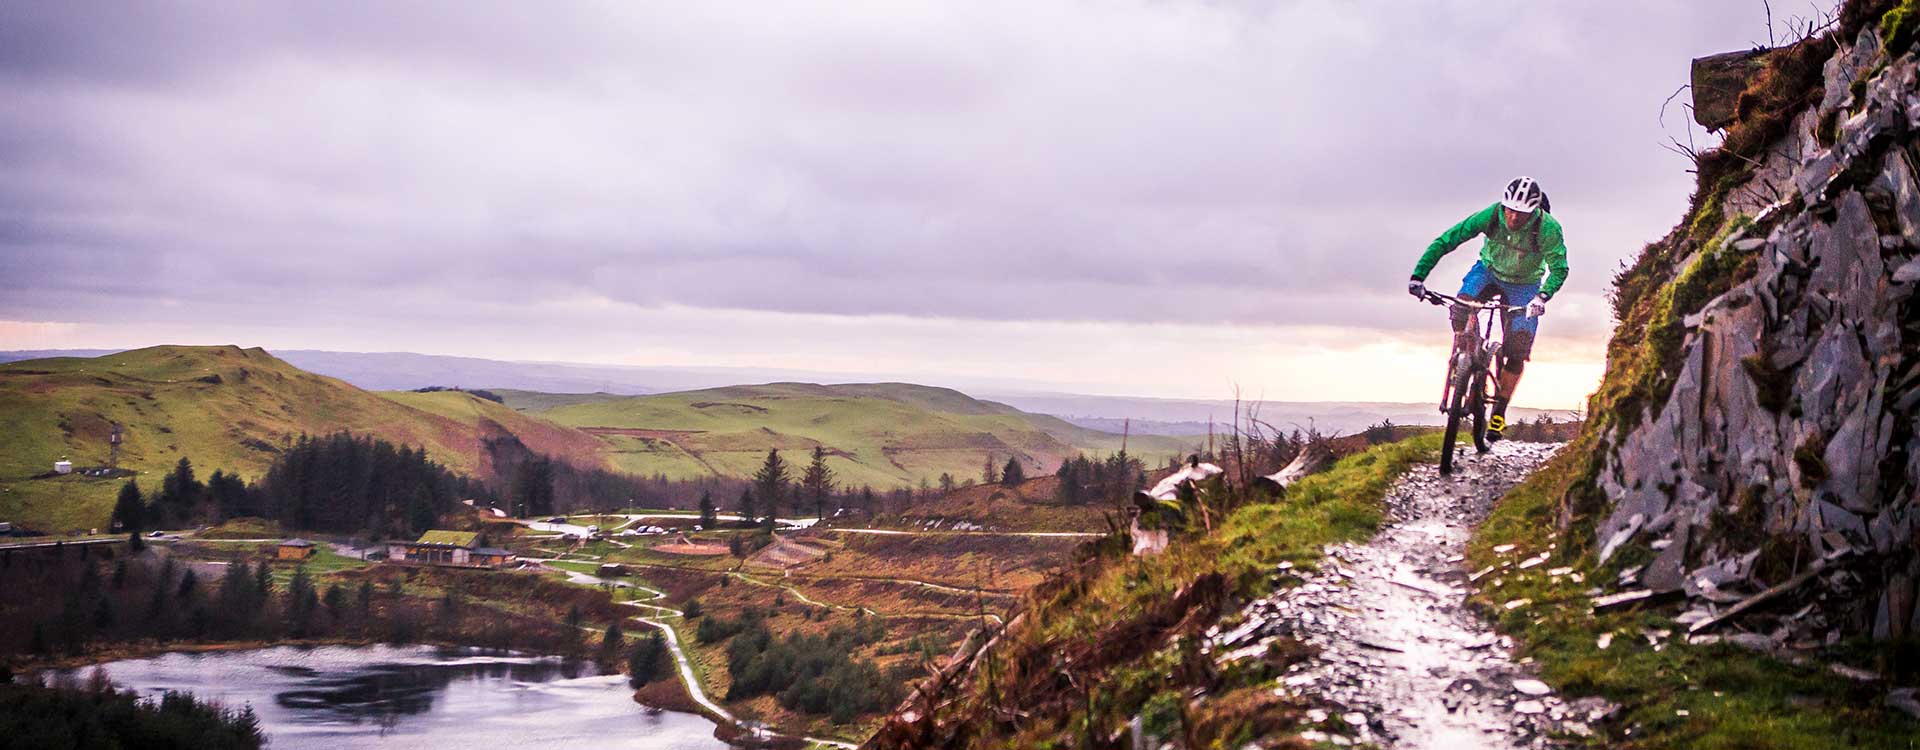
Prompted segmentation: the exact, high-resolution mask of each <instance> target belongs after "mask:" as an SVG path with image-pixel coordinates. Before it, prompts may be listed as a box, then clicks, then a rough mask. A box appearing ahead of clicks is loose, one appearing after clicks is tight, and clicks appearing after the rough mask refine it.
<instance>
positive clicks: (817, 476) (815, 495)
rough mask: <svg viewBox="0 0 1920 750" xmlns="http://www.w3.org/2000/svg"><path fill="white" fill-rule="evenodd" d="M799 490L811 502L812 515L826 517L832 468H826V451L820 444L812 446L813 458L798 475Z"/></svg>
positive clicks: (831, 488)
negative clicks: (803, 471)
mask: <svg viewBox="0 0 1920 750" xmlns="http://www.w3.org/2000/svg"><path fill="white" fill-rule="evenodd" d="M800 488H801V491H802V492H804V493H805V494H806V499H807V501H808V502H810V503H812V504H813V517H814V518H826V517H827V498H828V497H831V496H832V495H833V469H829V468H827V451H826V449H825V448H823V447H821V446H818V445H816V446H814V447H813V460H812V461H811V462H809V463H808V464H807V471H806V473H805V474H803V475H802V476H801V477H800Z"/></svg>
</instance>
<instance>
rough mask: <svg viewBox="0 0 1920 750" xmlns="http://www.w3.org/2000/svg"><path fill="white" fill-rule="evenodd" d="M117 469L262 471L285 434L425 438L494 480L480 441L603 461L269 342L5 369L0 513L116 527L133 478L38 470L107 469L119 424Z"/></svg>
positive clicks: (444, 457) (483, 406)
mask: <svg viewBox="0 0 1920 750" xmlns="http://www.w3.org/2000/svg"><path fill="white" fill-rule="evenodd" d="M113 422H119V423H121V424H122V425H124V442H123V444H122V446H121V455H120V460H119V465H120V466H121V467H122V468H125V469H130V470H133V471H135V472H138V473H139V474H138V478H139V479H140V480H141V481H142V483H143V484H147V485H149V486H152V485H157V483H158V482H159V477H160V475H161V474H163V473H164V472H165V471H166V470H167V469H168V468H170V467H171V466H172V465H173V464H174V462H175V461H177V460H179V459H180V458H181V457H187V458H189V459H191V460H192V461H193V463H194V465H195V466H196V467H197V468H198V470H199V471H200V473H201V474H202V475H203V476H204V475H205V474H208V473H211V472H212V471H213V470H214V469H225V470H228V471H235V472H238V473H240V474H241V475H242V476H243V477H246V478H248V479H252V478H255V477H257V476H258V475H259V473H260V472H262V471H263V470H264V469H265V468H266V467H267V466H268V465H269V464H271V463H272V461H273V459H274V456H275V455H276V454H277V452H278V451H279V450H280V447H281V446H282V445H284V444H285V443H286V442H287V441H289V440H291V439H293V438H295V437H297V436H299V435H300V434H302V433H305V434H324V433H330V432H335V431H339V430H351V431H353V432H356V433H361V434H366V435H373V436H377V437H380V438H383V439H386V440H388V441H392V442H395V443H402V444H406V445H413V446H421V447H424V448H426V450H427V452H428V454H429V455H430V456H432V457H433V458H434V460H436V461H439V462H441V463H443V464H445V465H447V466H448V467H449V468H452V469H453V470H455V471H458V472H462V473H468V474H478V475H484V473H485V469H486V467H484V466H482V465H481V462H482V461H483V459H482V457H481V450H480V448H481V441H482V439H483V438H485V437H488V436H494V435H500V434H506V433H512V434H515V435H517V436H519V437H520V438H521V439H522V440H523V442H526V443H527V444H528V445H529V446H531V447H533V448H534V449H535V450H541V451H548V452H552V453H555V454H558V455H563V456H567V457H569V458H570V459H573V460H576V461H580V462H590V463H587V465H594V466H597V465H600V461H602V459H601V458H600V457H599V456H600V453H599V451H600V450H601V447H600V445H599V443H598V441H597V440H595V439H593V438H591V437H589V436H586V435H584V434H581V433H577V432H573V431H571V430H567V429H565V428H563V427H559V426H557V425H552V424H548V423H544V422H543V421H541V420H539V419H537V418H530V417H527V416H526V415H523V414H519V413H517V412H514V411H513V410H511V409H507V408H505V407H502V406H500V405H498V404H493V403H491V402H485V401H481V400H480V399H475V398H473V397H471V396H468V395H467V394H464V393H444V392H443V393H433V394H390V395H388V396H383V395H380V394H375V393H370V392H367V391H363V390H360V389H358V388H355V387H353V386H351V385H348V384H346V383H344V382H341V381H339V380H336V379H333V378H329V377H325V376H322V375H315V374H313V373H309V372H305V371H303V370H300V369H298V368H295V367H293V366H292V365H289V364H287V363H286V362H284V361H281V360H280V359H278V358H276V357H274V356H273V355H272V354H269V353H267V352H266V351H264V350H261V349H240V348H238V347H232V346H226V347H184V346H158V347H152V348H147V349H139V350H135V351H129V352H122V353H118V354H112V355H108V356H104V357H97V358H75V357H62V358H54V359H40V360H28V361H21V362H13V363H9V364H5V365H0V432H3V433H4V434H5V435H7V436H8V444H7V448H6V450H4V451H0V520H9V521H14V522H17V523H22V524H26V525H29V526H41V525H44V526H47V527H50V528H46V529H43V530H47V531H55V530H65V529H68V528H90V527H99V526H104V525H105V524H106V521H107V516H108V512H109V510H110V508H111V503H112V499H113V494H114V492H115V491H116V490H117V489H118V487H119V484H120V482H121V480H118V479H94V478H87V477H81V476H79V475H77V474H76V475H70V476H66V477H59V478H34V477H35V476H36V475H40V474H44V473H46V472H48V471H50V470H51V468H52V466H53V462H54V461H56V460H58V459H61V458H66V459H69V460H71V461H73V463H74V465H75V467H76V468H86V467H94V466H104V465H105V464H106V463H107V460H108V451H109V446H108V438H109V435H110V434H111V431H112V423H113Z"/></svg>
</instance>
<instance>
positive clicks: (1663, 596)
mask: <svg viewBox="0 0 1920 750" xmlns="http://www.w3.org/2000/svg"><path fill="white" fill-rule="evenodd" d="M1678 596H1680V592H1678V591H1665V592H1662V591H1653V590H1651V589H1634V590H1632V591H1622V592H1620V593H1618V594H1608V595H1606V596H1596V597H1594V598H1593V612H1594V614H1599V613H1601V612H1611V611H1613V610H1616V609H1626V608H1628V607H1632V606H1634V605H1637V604H1657V603H1659V602H1662V601H1666V600H1669V599H1674V598H1677V597H1678Z"/></svg>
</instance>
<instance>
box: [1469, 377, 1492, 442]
mask: <svg viewBox="0 0 1920 750" xmlns="http://www.w3.org/2000/svg"><path fill="white" fill-rule="evenodd" d="M1467 411H1468V412H1469V413H1471V414H1472V415H1473V449H1474V450H1475V451H1476V452H1479V453H1486V452H1487V371H1486V370H1476V371H1474V373H1473V386H1472V387H1470V388H1468V389H1467Z"/></svg>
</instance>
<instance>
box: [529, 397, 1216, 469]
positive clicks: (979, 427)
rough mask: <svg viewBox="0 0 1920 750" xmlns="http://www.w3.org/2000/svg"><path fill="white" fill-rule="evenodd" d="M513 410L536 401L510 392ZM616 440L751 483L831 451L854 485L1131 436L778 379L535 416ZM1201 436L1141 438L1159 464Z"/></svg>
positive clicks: (651, 460) (1055, 454) (631, 462)
mask: <svg viewBox="0 0 1920 750" xmlns="http://www.w3.org/2000/svg"><path fill="white" fill-rule="evenodd" d="M508 402H509V403H524V402H525V401H523V400H521V397H518V396H517V395H508ZM533 413H535V414H538V415H539V416H543V417H546V418H549V419H552V420H553V421H555V422H558V423H560V424H564V425H568V426H571V427H577V428H580V429H581V430H583V431H585V432H588V433H591V434H594V435H598V436H600V437H602V438H603V439H606V440H607V441H609V442H610V443H611V444H612V447H613V457H612V460H613V464H614V466H615V467H617V468H619V469H620V470H622V471H627V472H633V473H638V474H648V475H651V474H655V473H662V474H666V475H667V476H669V477H698V476H705V475H708V474H716V473H717V474H722V475H726V476H739V477H744V476H748V475H750V474H752V473H753V471H754V470H755V469H756V468H758V466H759V464H760V462H761V461H762V460H763V459H764V458H765V457H766V453H767V451H768V450H769V449H772V448H779V449H780V450H782V451H787V452H791V453H793V454H795V455H797V454H799V453H802V452H806V451H811V450H812V449H813V448H814V446H824V447H825V448H826V450H827V451H828V453H829V456H830V458H829V459H828V465H829V466H830V467H831V468H832V469H833V470H834V472H835V474H836V475H837V476H838V479H839V481H840V482H842V483H843V484H852V485H861V484H871V485H873V486H874V487H876V488H883V487H892V486H899V485H903V484H909V485H910V484H915V483H918V482H920V481H921V480H928V481H932V480H935V479H937V478H938V477H939V475H940V474H941V473H942V472H945V473H950V474H952V475H954V476H955V477H978V476H979V475H980V471H981V465H982V463H983V461H984V460H985V458H986V456H987V455H988V454H992V455H994V456H995V457H996V461H997V462H1004V461H1005V460H1006V459H1007V458H1008V457H1010V456H1018V457H1019V458H1020V459H1021V460H1022V461H1023V462H1025V463H1026V464H1027V465H1028V467H1029V468H1028V470H1029V471H1030V472H1031V471H1034V470H1036V469H1037V470H1040V471H1051V470H1052V469H1053V468H1054V467H1056V466H1057V465H1058V464H1059V462H1060V461H1061V459H1063V458H1066V457H1069V456H1072V455H1074V454H1075V453H1078V452H1083V451H1084V452H1089V453H1109V452H1113V451H1117V450H1119V449H1120V443H1121V436H1119V435H1115V434H1112V433H1105V432H1099V431H1095V430H1088V429H1085V428H1081V427H1075V426H1074V425H1071V424H1068V423H1066V422H1065V421H1062V420H1060V419H1057V418H1054V417H1049V416H1044V415H1038V414H1028V413H1025V412H1022V411H1020V410H1018V409H1015V408H1013V407H1010V406H1007V405H1005V404H1000V403H995V402H992V401H982V400H979V399H975V398H972V397H969V396H967V395H966V394H963V393H960V392H959V391H954V390H950V389H945V388H932V387H927V386H919V385H909V384H904V383H868V384H846V385H813V384H805V383H773V384H768V385H755V386H733V387H727V388H713V389H708V390H699V391H685V392H681V393H668V394H661V395H654V396H637V397H629V398H600V397H595V398H592V399H591V400H586V401H582V402H579V403H567V404H561V405H557V406H553V407H551V408H548V409H545V410H541V411H535V412H533ZM1191 446H1192V443H1191V441H1187V440H1180V439H1174V438H1166V437H1140V436H1135V437H1134V438H1133V439H1132V441H1131V442H1130V443H1129V450H1131V451H1132V452H1133V453H1135V454H1138V455H1142V456H1145V457H1146V458H1147V459H1148V460H1149V463H1154V462H1158V461H1160V460H1162V459H1164V458H1165V457H1166V456H1170V455H1175V454H1179V453H1182V452H1184V451H1185V450H1187V449H1188V448H1190V447H1191Z"/></svg>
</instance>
